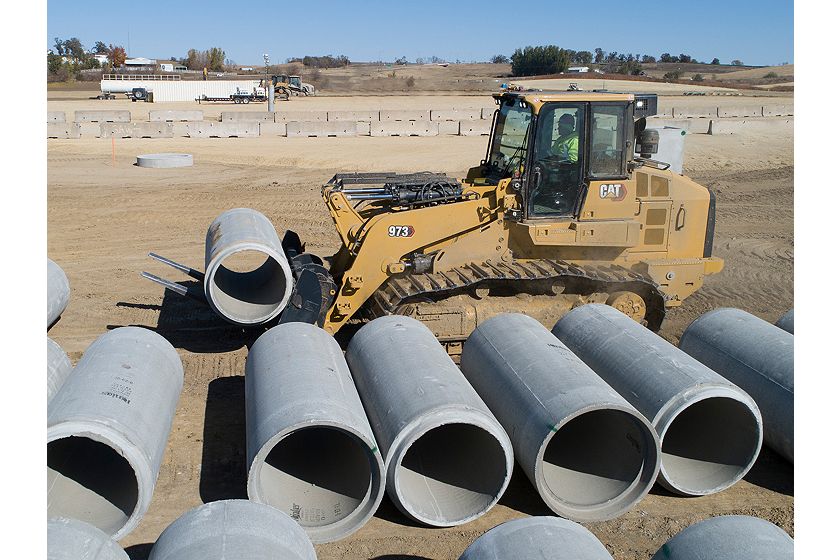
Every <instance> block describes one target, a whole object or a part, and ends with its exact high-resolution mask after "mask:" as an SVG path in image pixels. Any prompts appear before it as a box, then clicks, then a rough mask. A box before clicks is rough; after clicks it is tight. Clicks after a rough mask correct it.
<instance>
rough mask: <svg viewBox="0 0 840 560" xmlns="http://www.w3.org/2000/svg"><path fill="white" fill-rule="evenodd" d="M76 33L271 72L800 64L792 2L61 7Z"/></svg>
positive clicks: (60, 25)
mask: <svg viewBox="0 0 840 560" xmlns="http://www.w3.org/2000/svg"><path fill="white" fill-rule="evenodd" d="M236 6H239V7H236ZM74 36H75V37H78V38H79V39H80V40H81V41H82V43H83V44H84V45H85V47H88V48H90V47H92V46H93V44H94V42H96V41H103V42H105V43H106V44H107V43H113V44H115V45H116V44H120V45H123V46H124V47H126V48H127V49H128V48H129V47H130V50H129V54H130V55H131V56H146V57H149V58H169V57H171V56H175V57H178V58H180V57H182V56H184V55H185V54H186V52H187V50H188V49H190V48H196V49H199V50H204V49H209V48H210V47H214V46H217V47H221V48H222V49H224V50H225V52H226V53H227V57H228V58H230V59H232V60H234V61H235V62H236V63H238V64H249V65H255V64H262V53H269V55H270V56H271V60H272V62H283V61H285V60H286V59H287V58H289V57H293V56H303V55H307V54H311V55H319V54H334V55H338V54H344V55H346V56H348V57H350V59H351V60H353V61H371V60H384V61H393V60H394V59H395V58H398V57H401V56H405V57H406V58H407V59H408V60H409V61H414V60H415V59H416V58H418V57H430V56H432V55H435V56H438V57H441V58H444V59H447V60H450V61H455V60H456V59H460V60H463V61H471V60H476V61H486V60H488V59H489V58H490V57H491V56H492V55H494V54H499V53H500V54H505V55H508V56H509V55H510V54H511V53H512V52H513V51H514V50H515V49H516V48H517V47H524V46H527V45H546V44H556V45H559V46H561V47H563V48H568V49H575V50H589V51H594V50H595V48H596V47H601V48H603V49H604V50H605V51H606V52H610V51H618V52H624V53H627V52H633V53H634V54H635V53H640V54H651V55H654V56H656V57H657V58H658V57H659V55H660V54H662V53H663V52H668V53H671V54H680V53H686V54H689V55H691V56H693V57H694V58H696V59H698V60H703V61H706V62H708V61H710V60H711V59H712V58H714V57H717V58H719V59H720V60H721V62H724V63H727V62H729V61H731V60H733V59H736V58H737V59H740V60H742V61H743V62H744V63H745V64H748V65H771V64H780V63H782V62H793V2H792V1H779V0H767V1H764V2H738V1H737V0H736V1H731V0H730V1H723V0H704V1H696V0H695V1H681V0H677V1H667V2H658V1H641V2H628V1H626V0H624V1H615V0H599V1H598V2H580V1H578V2H566V1H560V0H554V1H543V0H533V1H529V2H511V1H507V2H494V1H484V2H479V1H472V0H470V1H462V2H456V1H452V0H450V1H448V2H447V1H440V0H425V1H422V2H403V3H400V2H384V1H374V0H370V1H367V0H356V1H345V2H339V1H326V0H310V1H308V2H282V1H278V0H275V1H273V2H265V3H261V2H238V3H237V2H230V1H229V0H228V1H224V2H222V1H216V0H204V1H203V2H193V1H189V2H187V1H184V2H180V1H172V0H170V1H168V2H162V1H159V0H144V1H143V2H139V3H138V2H122V1H121V2H102V1H95V2H94V1H88V0H76V1H70V0H52V1H50V2H49V3H48V5H47V46H48V47H50V46H52V44H53V38H54V37H61V38H63V39H64V38H70V37H74Z"/></svg>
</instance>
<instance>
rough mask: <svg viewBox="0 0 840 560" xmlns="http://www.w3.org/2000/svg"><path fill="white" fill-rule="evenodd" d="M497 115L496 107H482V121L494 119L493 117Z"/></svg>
mask: <svg viewBox="0 0 840 560" xmlns="http://www.w3.org/2000/svg"><path fill="white" fill-rule="evenodd" d="M495 113H496V108H495V107H482V108H481V118H482V120H489V119H492V118H493V115H494V114H495Z"/></svg>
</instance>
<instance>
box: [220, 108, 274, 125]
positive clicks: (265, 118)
mask: <svg viewBox="0 0 840 560" xmlns="http://www.w3.org/2000/svg"><path fill="white" fill-rule="evenodd" d="M220 120H221V122H240V121H249V122H254V121H256V122H272V123H273V122H274V113H269V112H268V111H223V112H222V115H221V119H220Z"/></svg>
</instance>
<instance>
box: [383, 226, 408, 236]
mask: <svg viewBox="0 0 840 560" xmlns="http://www.w3.org/2000/svg"><path fill="white" fill-rule="evenodd" d="M412 235H414V226H388V237H411V236H412Z"/></svg>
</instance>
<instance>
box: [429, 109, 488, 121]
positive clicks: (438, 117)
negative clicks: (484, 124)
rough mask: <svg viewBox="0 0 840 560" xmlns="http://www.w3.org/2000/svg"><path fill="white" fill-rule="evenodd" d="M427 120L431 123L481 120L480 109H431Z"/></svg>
mask: <svg viewBox="0 0 840 560" xmlns="http://www.w3.org/2000/svg"><path fill="white" fill-rule="evenodd" d="M429 119H430V120H433V121H477V120H479V119H481V109H443V110H435V109H432V110H431V111H430V114H429Z"/></svg>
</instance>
